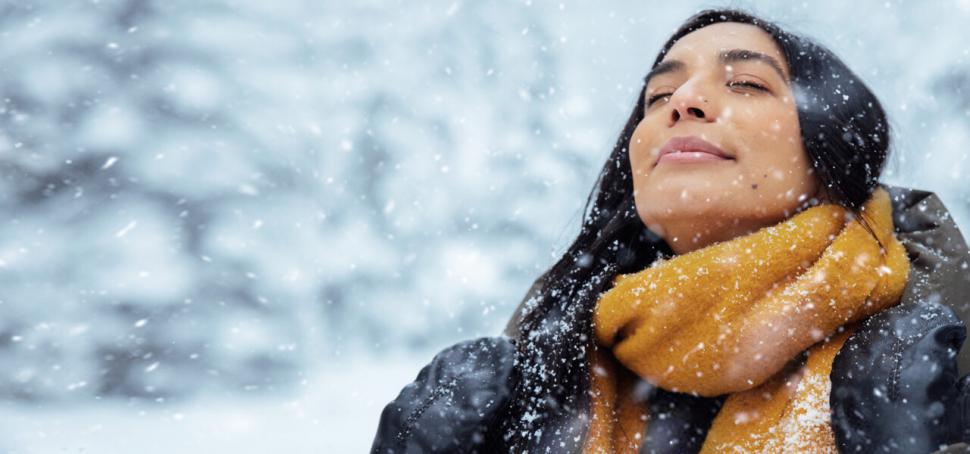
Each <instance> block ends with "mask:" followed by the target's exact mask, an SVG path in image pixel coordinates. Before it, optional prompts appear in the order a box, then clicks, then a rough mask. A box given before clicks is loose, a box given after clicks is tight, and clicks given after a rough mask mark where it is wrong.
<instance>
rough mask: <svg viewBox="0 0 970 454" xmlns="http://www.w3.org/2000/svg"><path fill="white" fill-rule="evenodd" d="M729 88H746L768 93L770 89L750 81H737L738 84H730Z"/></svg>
mask: <svg viewBox="0 0 970 454" xmlns="http://www.w3.org/2000/svg"><path fill="white" fill-rule="evenodd" d="M728 86H729V87H732V88H733V87H744V88H750V89H753V90H758V91H768V88H767V87H765V86H764V85H761V84H759V83H756V82H749V81H746V80H743V81H737V82H728Z"/></svg>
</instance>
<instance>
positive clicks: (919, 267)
mask: <svg viewBox="0 0 970 454" xmlns="http://www.w3.org/2000/svg"><path fill="white" fill-rule="evenodd" d="M885 187H886V189H887V190H889V195H890V198H891V199H892V203H893V223H894V224H895V228H896V237H897V238H898V239H899V241H900V242H901V243H903V246H905V247H906V252H907V253H908V255H909V261H910V271H909V281H908V283H907V284H906V290H905V291H904V292H903V296H902V300H901V301H900V304H927V303H928V304H934V303H939V304H943V305H946V306H948V307H950V308H951V309H953V311H954V312H956V315H957V316H958V317H960V319H961V320H962V321H963V322H964V323H966V321H967V320H970V252H968V250H967V243H966V241H965V240H964V238H963V235H962V234H961V233H960V230H959V229H958V228H957V225H956V223H955V222H954V220H953V217H952V216H951V215H950V212H949V211H948V210H947V209H946V207H945V206H944V205H943V202H942V201H941V200H940V198H939V197H938V196H937V195H936V194H934V193H933V192H930V191H923V190H919V189H911V188H903V187H893V186H885ZM957 362H958V363H959V368H960V370H963V371H966V370H970V349H966V348H965V349H962V351H961V353H960V356H959V358H958V360H957Z"/></svg>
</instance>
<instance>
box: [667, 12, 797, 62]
mask: <svg viewBox="0 0 970 454" xmlns="http://www.w3.org/2000/svg"><path fill="white" fill-rule="evenodd" d="M731 49H744V50H751V51H755V52H761V53H763V54H766V55H769V56H771V57H774V58H775V59H776V60H778V62H779V63H781V65H782V68H783V69H784V70H785V73H786V74H787V73H788V65H787V62H786V61H785V58H784V56H783V55H782V54H781V50H780V49H779V48H778V45H777V44H775V41H774V40H773V39H772V38H771V35H769V34H768V33H767V32H765V31H764V30H762V29H760V28H758V27H756V26H754V25H750V24H740V23H737V22H721V23H717V24H713V25H708V26H706V27H704V28H701V29H700V30H696V31H693V32H690V33H688V34H686V35H684V36H683V37H682V38H680V39H679V40H677V42H676V43H674V45H673V46H671V48H670V50H669V51H667V54H666V55H665V56H664V60H665V61H666V60H680V61H682V62H684V63H687V64H688V65H693V64H698V63H701V64H703V63H716V62H717V56H718V54H719V53H720V52H723V51H726V50H731Z"/></svg>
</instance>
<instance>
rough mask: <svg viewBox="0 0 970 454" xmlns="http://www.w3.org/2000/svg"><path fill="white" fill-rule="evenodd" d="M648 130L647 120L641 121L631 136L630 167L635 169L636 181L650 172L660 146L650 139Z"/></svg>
mask: <svg viewBox="0 0 970 454" xmlns="http://www.w3.org/2000/svg"><path fill="white" fill-rule="evenodd" d="M647 131H648V128H647V126H646V124H645V122H641V123H640V125H639V126H637V128H636V129H635V130H634V131H633V136H632V137H630V168H631V169H632V170H633V177H634V181H636V180H638V179H642V178H645V177H646V176H648V175H649V174H650V164H652V163H653V161H654V159H655V157H656V154H657V151H658V150H659V146H658V145H656V144H654V143H653V142H652V141H650V140H649V139H648V138H649V137H650V135H649V134H648V133H647Z"/></svg>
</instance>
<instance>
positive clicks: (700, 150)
mask: <svg viewBox="0 0 970 454" xmlns="http://www.w3.org/2000/svg"><path fill="white" fill-rule="evenodd" d="M668 154H673V155H676V156H670V157H668V158H666V159H665V161H674V160H676V161H712V160H713V161H723V160H732V161H733V160H734V157H733V156H731V155H729V154H728V153H727V152H725V151H724V150H722V149H720V148H718V147H717V146H716V145H714V144H712V143H710V142H708V141H706V140H704V139H701V138H700V137H697V136H680V137H674V138H672V139H670V140H668V141H667V143H666V144H664V146H663V147H661V148H660V153H659V154H658V155H657V161H656V162H654V166H656V165H657V163H659V162H660V160H661V159H663V157H664V155H668Z"/></svg>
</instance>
